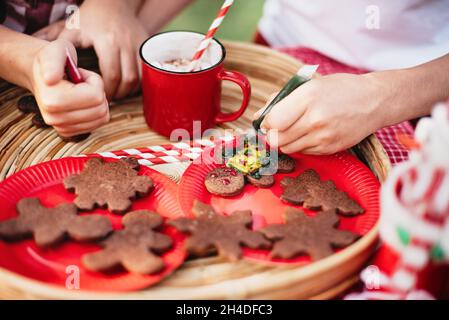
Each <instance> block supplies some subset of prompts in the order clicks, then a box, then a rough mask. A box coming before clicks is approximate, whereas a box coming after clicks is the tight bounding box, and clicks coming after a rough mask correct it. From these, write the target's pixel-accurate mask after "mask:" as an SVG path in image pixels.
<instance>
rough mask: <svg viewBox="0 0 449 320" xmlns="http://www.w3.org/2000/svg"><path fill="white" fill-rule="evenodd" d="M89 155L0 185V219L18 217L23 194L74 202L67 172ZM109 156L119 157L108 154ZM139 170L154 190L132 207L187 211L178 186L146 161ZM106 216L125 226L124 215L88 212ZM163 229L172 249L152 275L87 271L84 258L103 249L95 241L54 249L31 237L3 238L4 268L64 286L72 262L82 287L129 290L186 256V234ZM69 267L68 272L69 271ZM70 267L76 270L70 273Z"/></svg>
mask: <svg viewBox="0 0 449 320" xmlns="http://www.w3.org/2000/svg"><path fill="white" fill-rule="evenodd" d="M87 160H88V158H64V159H60V160H54V161H49V162H45V163H41V164H38V165H36V166H33V167H30V168H27V169H25V170H22V171H20V172H19V173H17V174H15V175H13V176H12V177H10V178H8V179H6V180H5V181H3V182H2V183H1V184H0V208H1V211H0V221H3V220H6V219H9V218H12V217H15V216H16V215H17V212H16V203H17V202H18V201H19V200H20V199H22V198H29V197H34V198H39V199H40V200H41V202H42V204H43V205H44V206H47V207H54V206H57V205H58V204H61V203H67V202H72V201H73V200H74V198H75V195H74V194H72V193H69V192H67V191H66V190H65V189H64V186H63V184H62V181H63V179H64V178H65V177H67V176H69V175H72V174H77V173H79V172H81V170H82V168H83V167H84V163H85V162H86V161H87ZM105 161H108V162H109V161H116V160H115V159H105ZM139 174H141V175H147V176H149V177H151V179H153V182H154V184H155V188H154V190H153V191H152V192H151V194H149V195H148V196H146V197H144V198H141V199H138V200H137V201H134V202H133V205H132V208H131V210H139V209H148V210H152V211H155V212H157V213H159V214H160V215H162V216H163V217H165V218H167V219H173V218H177V217H181V216H183V213H182V210H181V209H180V208H179V205H178V202H177V200H176V190H177V186H176V184H175V183H174V182H172V181H171V180H170V179H168V178H167V177H165V176H164V175H162V174H161V173H159V172H157V171H154V170H152V169H149V168H147V167H144V166H142V167H141V169H140V172H139ZM91 213H96V214H102V215H105V216H107V217H108V218H109V219H110V220H111V221H112V224H113V226H114V228H115V229H117V228H120V227H121V219H122V216H121V215H115V214H112V213H110V212H109V211H107V210H103V209H97V210H95V211H91V212H89V213H82V215H85V214H91ZM163 233H165V234H167V235H169V236H170V237H172V239H173V242H174V244H173V248H172V249H171V250H170V251H168V252H166V253H165V254H163V255H162V257H163V259H164V261H165V264H166V267H165V268H164V269H163V270H162V271H161V272H159V273H156V274H153V275H138V274H134V273H129V272H126V271H122V272H117V273H111V274H105V273H99V272H91V271H88V270H86V269H85V268H84V267H83V266H82V264H81V257H82V256H83V255H84V254H86V253H89V252H94V251H97V250H99V249H100V247H99V246H98V245H96V244H85V243H76V242H69V241H68V242H65V243H63V244H61V245H58V246H56V247H54V248H50V249H41V248H39V247H37V246H36V245H35V243H34V241H33V240H24V241H20V242H15V243H5V242H3V241H0V267H1V268H5V269H7V270H10V271H13V272H15V273H18V274H20V275H22V276H25V277H28V278H31V279H34V280H39V281H43V282H45V283H47V284H52V285H56V286H63V287H66V281H67V279H68V275H69V274H73V271H71V269H70V268H68V267H70V266H76V267H77V268H79V269H78V270H79V280H80V289H81V290H88V291H131V290H138V289H142V288H145V287H148V286H151V285H153V284H155V283H157V282H159V281H161V280H162V279H163V278H164V277H166V276H167V275H169V274H170V273H172V272H173V271H174V270H175V269H177V268H178V267H179V266H180V265H181V264H182V263H183V261H184V259H185V256H186V253H185V251H184V249H183V239H184V238H185V237H184V236H183V235H182V234H180V233H179V232H177V231H176V230H175V229H174V228H172V227H165V229H164V230H163ZM66 272H67V273H66ZM71 272H72V273H71Z"/></svg>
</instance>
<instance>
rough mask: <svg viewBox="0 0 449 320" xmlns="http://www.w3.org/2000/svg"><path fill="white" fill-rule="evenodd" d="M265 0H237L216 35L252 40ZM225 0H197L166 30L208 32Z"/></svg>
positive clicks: (230, 38)
mask: <svg viewBox="0 0 449 320" xmlns="http://www.w3.org/2000/svg"><path fill="white" fill-rule="evenodd" d="M263 3H264V0H236V1H235V3H234V5H233V6H232V8H231V9H230V11H229V13H228V15H227V16H226V19H225V20H224V21H223V24H222V25H221V27H220V29H219V30H218V32H217V35H216V37H217V38H219V39H227V40H238V41H251V39H252V37H253V35H254V32H255V31H256V29H257V22H258V21H259V19H260V17H261V15H262V9H263ZM222 4H223V0H196V1H194V3H193V4H192V5H190V6H189V7H188V8H187V9H186V10H185V11H184V12H183V13H181V14H180V15H179V16H178V17H177V18H175V19H174V20H173V21H172V22H171V23H170V24H169V25H168V26H167V27H166V28H165V30H180V29H181V30H192V31H199V32H203V33H205V32H207V30H208V28H209V26H210V24H211V23H212V21H213V19H214V18H215V16H216V14H217V12H218V10H219V9H220V6H221V5H222Z"/></svg>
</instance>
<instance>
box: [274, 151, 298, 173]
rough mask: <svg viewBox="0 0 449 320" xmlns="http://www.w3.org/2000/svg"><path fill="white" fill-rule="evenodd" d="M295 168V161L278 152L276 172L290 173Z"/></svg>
mask: <svg viewBox="0 0 449 320" xmlns="http://www.w3.org/2000/svg"><path fill="white" fill-rule="evenodd" d="M295 169H296V161H295V159H293V158H292V157H290V156H288V155H286V154H280V155H279V157H278V170H277V173H291V172H293V171H295Z"/></svg>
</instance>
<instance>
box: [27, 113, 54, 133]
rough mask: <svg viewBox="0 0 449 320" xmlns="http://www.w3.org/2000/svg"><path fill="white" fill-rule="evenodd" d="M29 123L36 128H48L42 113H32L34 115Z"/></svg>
mask: <svg viewBox="0 0 449 320" xmlns="http://www.w3.org/2000/svg"><path fill="white" fill-rule="evenodd" d="M31 123H32V124H33V125H34V126H35V127H36V128H40V129H47V128H50V126H49V125H48V124H46V123H45V120H44V118H43V117H42V114H41V113H40V111H39V113H36V114H35V115H34V117H33V118H32V119H31Z"/></svg>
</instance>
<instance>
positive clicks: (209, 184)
mask: <svg viewBox="0 0 449 320" xmlns="http://www.w3.org/2000/svg"><path fill="white" fill-rule="evenodd" d="M204 185H205V186H206V189H207V191H209V192H210V193H212V194H214V195H218V196H222V197H232V196H236V195H238V194H240V193H241V192H242V190H243V187H244V186H245V178H244V176H243V174H241V173H239V172H237V171H236V170H234V169H232V168H215V169H214V170H212V171H211V172H209V173H208V174H207V176H206V178H205V180H204Z"/></svg>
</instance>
